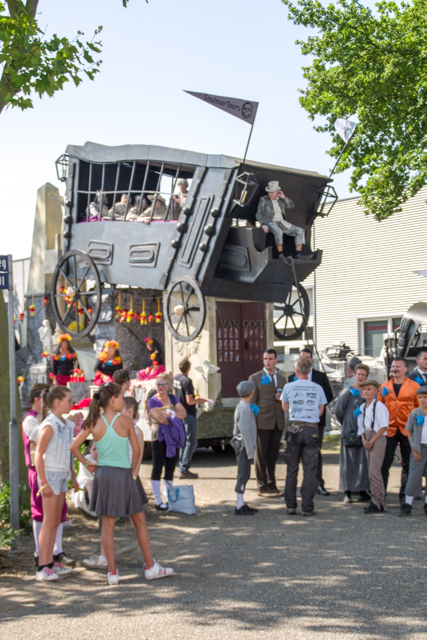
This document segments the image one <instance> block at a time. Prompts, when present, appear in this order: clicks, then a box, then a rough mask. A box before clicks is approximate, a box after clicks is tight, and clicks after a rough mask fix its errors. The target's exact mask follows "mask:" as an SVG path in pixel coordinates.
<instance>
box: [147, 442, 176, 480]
mask: <svg viewBox="0 0 427 640" xmlns="http://www.w3.org/2000/svg"><path fill="white" fill-rule="evenodd" d="M151 455H152V457H153V470H152V472H151V479H152V480H160V478H161V477H162V469H163V467H165V480H173V472H174V471H175V466H176V455H175V456H174V457H173V458H167V457H166V442H164V441H163V442H159V440H154V441H153V442H152V443H151Z"/></svg>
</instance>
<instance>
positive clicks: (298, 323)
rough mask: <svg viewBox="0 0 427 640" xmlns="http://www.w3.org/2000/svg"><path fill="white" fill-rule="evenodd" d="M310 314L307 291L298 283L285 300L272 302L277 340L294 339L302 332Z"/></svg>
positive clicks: (293, 286)
mask: <svg viewBox="0 0 427 640" xmlns="http://www.w3.org/2000/svg"><path fill="white" fill-rule="evenodd" d="M309 315H310V302H309V299H308V295H307V291H306V290H305V289H304V287H303V286H302V285H300V284H298V288H297V287H296V286H295V285H292V289H291V290H290V291H289V293H288V295H287V296H286V300H285V302H284V303H283V304H282V303H279V302H275V303H274V335H275V336H276V338H277V339H278V340H296V339H297V338H299V337H300V336H301V334H302V333H303V332H304V330H305V328H306V326H307V322H308V317H309Z"/></svg>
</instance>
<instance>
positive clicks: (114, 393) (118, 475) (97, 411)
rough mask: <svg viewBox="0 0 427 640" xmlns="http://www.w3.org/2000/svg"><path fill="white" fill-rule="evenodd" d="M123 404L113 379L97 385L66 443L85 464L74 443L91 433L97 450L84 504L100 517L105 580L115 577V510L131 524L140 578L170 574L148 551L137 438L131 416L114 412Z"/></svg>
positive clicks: (116, 576) (76, 443) (171, 572)
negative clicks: (140, 558)
mask: <svg viewBox="0 0 427 640" xmlns="http://www.w3.org/2000/svg"><path fill="white" fill-rule="evenodd" d="M123 405H124V399H123V394H122V390H121V388H120V387H119V385H117V384H115V383H114V382H107V384H105V385H102V386H101V387H100V389H99V391H97V392H96V393H95V394H94V396H93V398H92V401H91V403H90V406H89V415H88V417H87V418H86V420H85V421H84V423H83V429H82V431H81V433H80V434H79V435H78V436H77V438H74V440H73V442H72V444H71V447H70V449H71V452H72V453H73V454H74V456H75V457H76V458H77V460H79V462H80V463H81V464H86V463H87V460H86V458H84V456H83V455H82V454H81V453H80V445H81V444H83V442H84V441H85V440H86V439H87V437H88V435H89V433H91V434H92V436H93V439H94V441H95V443H96V448H97V450H98V465H97V468H96V472H95V479H94V481H93V488H92V497H91V501H90V505H89V509H90V510H91V511H95V512H96V513H97V515H99V516H101V517H102V531H101V535H102V547H103V549H104V553H105V556H106V558H107V562H108V575H107V582H108V584H118V583H119V573H118V571H116V563H115V557H114V524H115V519H116V517H121V516H130V518H131V520H132V524H133V526H134V528H135V530H136V534H137V537H138V542H139V546H140V548H141V551H142V555H143V556H144V560H145V578H146V579H147V580H155V579H158V578H166V577H167V576H169V575H172V574H173V569H168V568H164V567H162V566H161V565H160V564H159V563H158V562H156V561H155V560H154V558H153V556H152V553H151V547H150V538H149V536H148V530H147V521H146V519H145V515H144V513H143V511H142V502H141V498H140V495H139V493H138V490H137V488H136V479H137V476H136V474H135V470H136V467H137V465H138V457H139V446H138V440H137V438H136V434H135V427H134V424H133V421H132V420H131V418H128V417H127V416H123V415H119V414H120V411H121V410H122V409H123ZM101 410H102V411H103V413H102V415H101ZM129 442H130V444H131V447H132V450H133V456H132V464H131V463H130V461H129Z"/></svg>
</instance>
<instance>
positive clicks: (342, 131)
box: [334, 118, 357, 144]
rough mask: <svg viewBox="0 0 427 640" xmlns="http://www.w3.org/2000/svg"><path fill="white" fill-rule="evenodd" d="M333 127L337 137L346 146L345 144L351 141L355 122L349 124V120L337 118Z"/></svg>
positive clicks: (355, 125)
mask: <svg viewBox="0 0 427 640" xmlns="http://www.w3.org/2000/svg"><path fill="white" fill-rule="evenodd" d="M334 127H335V131H336V132H337V133H338V135H339V136H340V137H341V138H342V139H343V140H344V142H345V143H346V144H347V142H349V140H350V139H351V137H352V135H353V133H354V132H355V131H356V127H357V122H351V120H344V119H343V118H338V120H335V124H334Z"/></svg>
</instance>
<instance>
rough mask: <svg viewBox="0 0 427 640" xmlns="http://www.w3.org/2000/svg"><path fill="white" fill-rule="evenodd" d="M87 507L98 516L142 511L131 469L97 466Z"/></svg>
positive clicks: (117, 515) (116, 516)
mask: <svg viewBox="0 0 427 640" xmlns="http://www.w3.org/2000/svg"><path fill="white" fill-rule="evenodd" d="M141 488H142V487H141ZM89 509H90V511H94V512H95V513H96V515H98V516H113V517H114V518H118V517H121V516H132V515H134V514H135V513H139V512H140V511H142V500H141V496H140V493H139V491H138V488H137V486H136V482H135V481H134V479H133V478H132V471H131V469H122V468H121V467H99V466H98V467H97V469H96V472H95V479H94V481H93V488H92V496H91V499H90V505H89Z"/></svg>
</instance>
